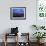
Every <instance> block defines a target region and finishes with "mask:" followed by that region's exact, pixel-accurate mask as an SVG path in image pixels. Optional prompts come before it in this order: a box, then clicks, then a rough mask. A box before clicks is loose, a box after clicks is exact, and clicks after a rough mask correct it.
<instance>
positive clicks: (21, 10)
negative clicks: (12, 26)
mask: <svg viewBox="0 0 46 46" xmlns="http://www.w3.org/2000/svg"><path fill="white" fill-rule="evenodd" d="M10 19H11V20H25V19H26V7H11V8H10Z"/></svg>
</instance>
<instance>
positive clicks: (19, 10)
mask: <svg viewBox="0 0 46 46" xmlns="http://www.w3.org/2000/svg"><path fill="white" fill-rule="evenodd" d="M13 13H24V9H23V8H16V9H13Z"/></svg>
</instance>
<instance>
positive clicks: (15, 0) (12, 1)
mask: <svg viewBox="0 0 46 46" xmlns="http://www.w3.org/2000/svg"><path fill="white" fill-rule="evenodd" d="M10 7H26V20H10ZM32 24H36V0H0V34H3V33H5V32H10V31H9V30H7V29H9V28H11V27H16V26H17V27H19V32H30V36H31V37H32V33H33V32H35V31H32V29H31V25H32Z"/></svg>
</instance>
